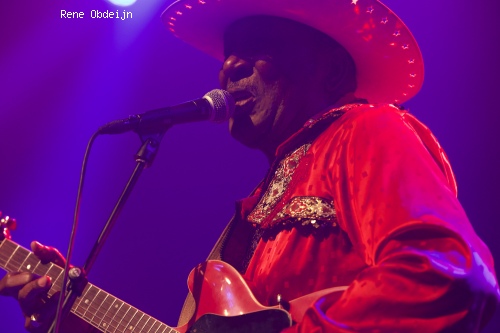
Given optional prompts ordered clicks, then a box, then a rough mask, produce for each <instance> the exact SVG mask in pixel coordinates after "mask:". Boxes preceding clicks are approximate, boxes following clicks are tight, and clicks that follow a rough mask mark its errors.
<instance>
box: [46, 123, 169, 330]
mask: <svg viewBox="0 0 500 333" xmlns="http://www.w3.org/2000/svg"><path fill="white" fill-rule="evenodd" d="M163 127H164V126H163ZM170 127H171V125H170V126H168V127H167V128H163V129H161V130H153V129H152V130H150V131H148V130H143V132H138V134H139V137H140V139H141V141H142V146H141V148H139V150H138V152H137V154H136V155H135V161H136V162H137V164H136V167H135V169H134V171H133V172H132V175H131V176H130V179H129V181H128V182H127V184H126V185H125V188H124V190H123V192H122V194H121V196H120V198H119V199H118V201H117V203H116V205H115V207H114V209H113V211H112V212H111V215H110V216H109V218H108V221H107V222H106V224H105V225H104V228H103V229H102V231H101V234H100V235H99V237H98V239H97V241H96V242H95V244H94V247H93V248H92V250H91V251H90V253H89V256H88V257H87V261H86V262H85V265H84V266H83V269H79V268H78V267H73V268H71V269H70V270H69V272H68V275H69V278H70V279H69V283H68V292H67V293H66V297H65V299H64V303H63V305H62V311H61V313H60V315H56V317H55V318H54V320H53V322H52V325H51V326H50V328H49V330H48V333H59V324H60V321H61V320H60V319H61V318H65V317H66V316H67V315H68V313H69V312H70V310H71V308H72V307H73V304H74V302H75V300H76V299H77V298H78V297H80V296H81V295H82V292H83V290H84V289H85V286H86V285H87V282H88V280H87V275H88V273H89V271H90V269H91V268H92V266H93V265H94V262H95V261H96V259H97V256H98V255H99V253H100V251H101V249H102V247H103V245H104V243H105V242H106V240H107V239H108V236H109V234H110V233H111V229H112V228H113V226H114V225H115V223H116V220H117V219H118V216H119V215H120V213H121V211H122V209H123V207H124V206H125V202H126V201H127V199H128V197H129V196H130V193H132V189H133V188H134V186H135V184H136V183H137V180H138V179H139V176H140V175H141V173H142V170H144V169H145V168H146V167H149V166H151V164H152V163H153V160H154V158H155V156H156V154H157V152H158V148H159V146H160V142H161V140H162V138H163V135H165V132H166V131H167V130H168V129H169V128H170ZM63 288H64V286H63Z"/></svg>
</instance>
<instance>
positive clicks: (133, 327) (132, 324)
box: [127, 311, 144, 332]
mask: <svg viewBox="0 0 500 333" xmlns="http://www.w3.org/2000/svg"><path fill="white" fill-rule="evenodd" d="M143 317H144V313H143V312H140V311H137V313H136V314H135V315H134V317H133V318H132V320H131V321H130V323H129V325H128V327H127V329H128V330H129V331H130V332H135V331H136V329H137V324H138V323H139V322H140V321H141V319H142V318H143Z"/></svg>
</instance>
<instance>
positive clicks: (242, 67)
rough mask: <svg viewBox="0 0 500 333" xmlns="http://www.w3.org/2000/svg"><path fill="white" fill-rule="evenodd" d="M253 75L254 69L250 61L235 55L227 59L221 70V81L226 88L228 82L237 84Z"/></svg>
mask: <svg viewBox="0 0 500 333" xmlns="http://www.w3.org/2000/svg"><path fill="white" fill-rule="evenodd" d="M252 73H253V67H252V64H251V63H250V62H249V61H247V60H245V59H242V58H240V57H238V56H235V55H230V56H229V57H227V58H226V60H225V61H224V63H223V64H222V69H221V70H220V75H219V79H220V81H221V82H220V83H221V86H222V87H223V88H225V87H226V85H227V81H228V80H231V81H232V82H236V81H239V80H241V79H244V78H246V77H249V76H251V75H252Z"/></svg>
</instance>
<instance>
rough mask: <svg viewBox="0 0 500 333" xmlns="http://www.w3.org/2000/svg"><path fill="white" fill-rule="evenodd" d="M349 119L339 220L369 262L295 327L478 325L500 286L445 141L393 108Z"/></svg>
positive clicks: (339, 161)
mask: <svg viewBox="0 0 500 333" xmlns="http://www.w3.org/2000/svg"><path fill="white" fill-rule="evenodd" d="M342 118H344V119H341V120H340V121H339V124H338V125H337V129H336V130H335V131H334V133H333V135H332V141H331V142H332V147H329V149H331V151H335V153H334V154H332V159H331V161H330V165H329V171H328V172H329V173H330V177H329V179H330V186H331V191H332V193H333V196H334V200H335V205H336V209H337V214H338V220H339V224H340V226H341V228H342V229H344V230H345V231H346V232H347V234H348V235H349V238H350V240H351V242H352V243H353V246H355V248H356V249H357V251H358V252H359V253H360V255H361V256H362V257H363V258H364V260H365V262H366V264H367V265H368V267H367V268H366V269H364V270H363V271H362V272H361V273H360V274H359V275H358V276H357V277H356V279H355V280H354V281H353V282H352V284H351V285H350V286H349V288H348V289H347V290H346V291H345V292H344V293H343V294H342V296H341V298H340V299H338V298H337V297H334V296H333V295H332V296H330V297H329V296H325V297H322V298H320V299H318V300H317V301H316V302H315V303H314V304H313V306H312V307H311V308H309V309H308V311H307V312H306V314H305V316H304V318H303V320H302V321H301V322H300V323H298V324H297V325H295V326H293V327H292V328H290V329H287V330H286V331H287V332H292V331H295V332H428V333H431V332H477V331H478V330H479V329H480V328H481V327H482V326H483V325H484V324H485V323H486V321H487V320H488V319H489V318H490V317H491V316H492V314H493V312H494V309H495V306H496V303H497V300H498V298H499V290H498V284H497V281H496V277H495V273H494V269H493V260H492V257H491V254H490V252H489V250H488V249H487V247H486V246H485V245H484V244H483V243H482V241H481V240H480V239H479V238H478V237H477V236H476V234H475V232H474V230H473V229H472V227H471V225H470V223H469V221H468V219H467V216H466V214H465V212H464V211H463V209H462V207H461V205H460V203H459V202H458V199H457V197H456V192H455V190H456V188H455V183H454V179H453V174H452V173H451V168H449V165H448V164H447V160H446V156H445V155H444V152H442V150H441V149H440V147H439V144H438V143H437V141H436V140H435V139H434V137H433V136H432V134H431V133H430V131H428V130H427V128H426V127H425V126H423V125H422V124H421V123H419V122H418V121H417V120H416V119H415V118H413V117H412V116H411V115H409V114H408V113H405V112H402V111H400V110H398V109H396V108H394V107H391V106H385V107H378V108H373V109H371V110H369V111H368V112H359V113H353V114H349V113H347V114H346V115H344V116H343V117H342ZM337 299H338V300H337Z"/></svg>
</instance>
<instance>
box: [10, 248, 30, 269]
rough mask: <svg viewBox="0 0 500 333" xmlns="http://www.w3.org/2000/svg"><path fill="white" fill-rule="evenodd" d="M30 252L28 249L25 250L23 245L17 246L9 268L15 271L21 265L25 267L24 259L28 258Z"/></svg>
mask: <svg viewBox="0 0 500 333" xmlns="http://www.w3.org/2000/svg"><path fill="white" fill-rule="evenodd" d="M28 254H29V251H28V250H25V249H23V248H22V247H20V246H17V248H16V250H15V251H14V253H13V254H12V256H11V259H10V263H9V265H8V268H9V269H12V270H15V271H19V270H20V269H21V267H23V261H24V259H26V256H27V255H28Z"/></svg>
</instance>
